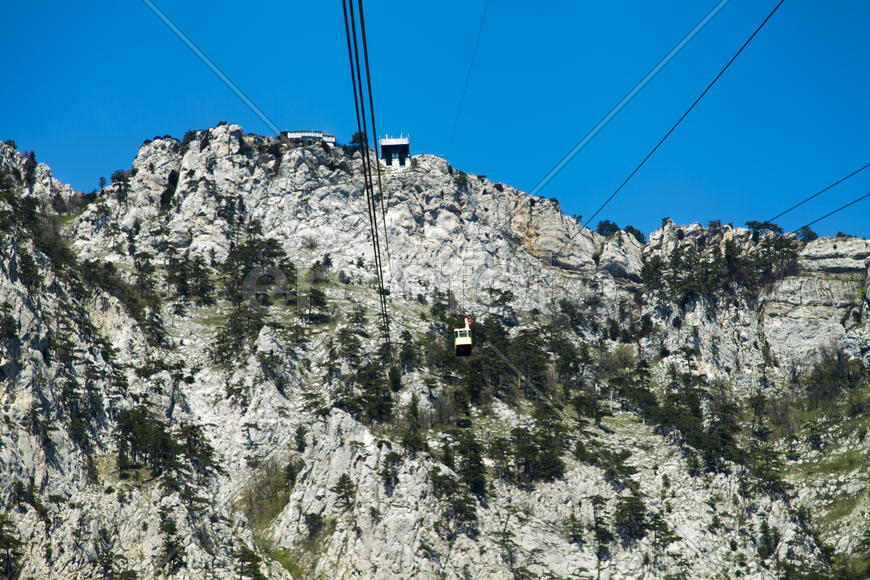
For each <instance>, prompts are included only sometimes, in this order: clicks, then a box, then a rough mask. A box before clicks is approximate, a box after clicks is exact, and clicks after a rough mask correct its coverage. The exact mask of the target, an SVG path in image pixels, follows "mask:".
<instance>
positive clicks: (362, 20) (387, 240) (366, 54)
mask: <svg viewBox="0 0 870 580" xmlns="http://www.w3.org/2000/svg"><path fill="white" fill-rule="evenodd" d="M359 25H360V33H361V36H362V45H363V56H364V57H365V63H366V81H367V84H368V89H369V112H370V113H371V115H370V116H371V118H372V134H373V135H374V139H375V167H376V168H377V171H378V192H379V193H380V195H381V221H382V225H383V228H384V245H385V247H386V250H387V268H388V269H389V278H390V279H392V277H393V261H392V258H391V256H390V238H389V237H388V236H387V211H386V208H385V203H388V202H385V201H384V197H385V195H386V194H385V190H384V185H383V182H382V180H381V162H380V158H381V150H380V144H379V143H378V130H377V127H375V100H374V97H372V76H371V71H370V70H369V49H368V43H367V42H366V22H365V17H364V16H363V5H362V0H359Z"/></svg>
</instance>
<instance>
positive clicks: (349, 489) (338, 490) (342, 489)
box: [329, 473, 356, 508]
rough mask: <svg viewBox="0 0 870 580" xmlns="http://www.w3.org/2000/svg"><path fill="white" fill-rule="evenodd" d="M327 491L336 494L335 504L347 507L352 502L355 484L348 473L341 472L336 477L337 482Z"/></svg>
mask: <svg viewBox="0 0 870 580" xmlns="http://www.w3.org/2000/svg"><path fill="white" fill-rule="evenodd" d="M329 491H331V492H332V493H334V494H335V495H337V496H338V497H337V498H336V500H335V503H336V504H339V505H343V506H344V507H345V508H349V507H351V506H352V505H353V503H354V495H356V484H355V483H354V482H353V480H351V478H350V476H349V475H348V474H346V473H342V474H341V477H339V478H338V483H336V484H335V485H334V486H333V487H331V488H329Z"/></svg>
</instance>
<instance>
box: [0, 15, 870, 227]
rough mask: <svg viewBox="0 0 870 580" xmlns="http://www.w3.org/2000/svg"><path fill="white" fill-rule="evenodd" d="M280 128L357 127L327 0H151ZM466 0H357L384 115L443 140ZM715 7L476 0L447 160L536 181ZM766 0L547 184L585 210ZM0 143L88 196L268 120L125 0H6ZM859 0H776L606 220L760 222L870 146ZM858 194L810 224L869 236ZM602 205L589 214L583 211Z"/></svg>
mask: <svg viewBox="0 0 870 580" xmlns="http://www.w3.org/2000/svg"><path fill="white" fill-rule="evenodd" d="M156 2H157V4H158V6H160V7H161V8H162V9H163V11H164V12H166V13H167V15H169V17H170V18H172V19H173V20H174V21H175V23H176V24H177V25H178V26H179V27H180V28H181V29H182V30H184V31H185V33H186V34H187V35H188V36H189V37H190V38H191V39H193V40H194V42H196V43H197V44H198V45H199V47H200V48H201V49H202V50H203V51H204V52H205V53H206V54H208V55H209V56H210V57H211V58H212V59H213V60H214V61H215V62H216V63H217V64H218V65H219V66H220V67H221V68H222V69H223V70H224V71H225V72H226V74H227V75H228V76H229V77H230V78H232V79H233V81H234V82H235V83H236V84H237V85H238V86H240V87H241V88H242V89H243V90H244V91H245V92H246V93H247V94H248V95H249V96H250V97H251V98H252V99H253V100H254V102H256V103H257V105H259V107H260V108H261V109H263V110H264V111H265V112H266V113H267V114H268V115H269V116H270V117H271V118H272V119H273V120H274V121H275V122H276V123H277V124H278V125H279V126H280V127H282V128H287V129H291V128H317V129H324V130H328V131H331V132H333V133H335V134H336V135H337V136H338V138H339V140H340V141H342V142H346V141H349V140H350V136H351V134H352V133H353V132H354V130H355V118H354V114H353V103H352V93H351V89H350V86H349V84H350V81H349V75H348V67H347V62H346V58H347V56H346V47H345V44H344V28H343V20H342V16H341V3H340V2H339V1H338V0H331V1H313V0H312V1H309V2H288V1H286V0H285V1H280V2H279V1H274V0H261V1H258V2H244V3H239V2H230V1H226V0H212V1H209V2H206V1H204V0H191V1H188V2H170V1H169V0H156ZM483 4H484V2H483V0H480V1H469V0H465V1H452V0H450V1H441V2H437V3H432V2H383V1H380V0H378V1H373V0H370V1H369V2H367V8H366V9H367V12H366V14H367V20H366V24H367V28H368V37H369V44H370V47H369V49H370V53H371V57H372V59H373V64H372V66H373V69H372V74H373V82H374V90H375V104H376V105H377V111H376V114H377V122H378V128H379V130H380V131H381V132H382V133H383V132H389V133H391V134H397V133H399V132H404V133H406V134H408V133H410V135H411V145H412V150H413V152H415V153H419V152H427V153H434V154H439V155H445V154H446V153H447V144H448V140H449V137H450V129H451V127H452V125H453V120H454V117H455V115H456V110H457V106H458V103H459V99H460V95H461V92H462V87H463V84H464V82H465V75H466V72H467V70H468V64H469V61H470V59H471V53H472V48H473V46H474V40H475V36H476V34H477V30H478V26H479V23H480V16H481V14H482V10H483ZM714 4H715V1H714V0H703V1H702V0H662V1H660V2H641V1H638V0H626V1H622V2H573V1H572V2H568V1H564V2H561V1H554V2H516V1H505V0H491V2H490V6H489V11H488V14H487V19H486V24H485V28H484V30H483V35H482V38H481V44H480V50H479V53H478V55H477V62H476V65H475V69H474V74H473V77H472V79H471V83H470V86H469V90H468V93H467V97H466V100H465V106H464V109H463V111H462V116H461V118H460V122H459V127H458V130H457V133H456V137H455V140H454V143H453V147H452V150H451V152H450V159H449V161H450V162H451V163H452V164H453V165H454V166H455V167H458V168H460V169H463V170H465V171H468V172H472V173H477V174H486V175H488V176H489V177H490V178H491V179H494V180H498V181H502V182H505V183H509V184H511V185H514V186H516V187H518V188H520V189H523V190H526V191H528V190H530V189H531V188H532V187H533V186H534V185H535V184H536V183H537V182H538V181H539V179H540V178H541V177H543V175H544V174H546V172H547V171H548V170H549V169H550V168H551V167H552V166H553V165H554V164H555V163H556V162H557V161H558V160H559V159H560V158H561V157H562V155H564V153H565V152H567V151H568V150H569V149H570V148H571V147H572V146H573V145H574V144H575V143H576V142H577V141H578V140H579V139H580V138H581V137H582V136H583V135H584V134H585V133H586V132H587V131H588V130H589V129H590V128H591V127H593V126H594V125H595V123H596V122H597V121H598V120H599V119H600V118H601V117H602V116H604V115H605V114H606V113H607V112H608V110H610V108H611V107H612V106H613V105H614V104H615V103H616V102H618V101H619V99H620V98H621V97H622V96H623V95H624V94H625V93H626V92H628V90H630V89H631V88H632V87H633V86H634V84H635V83H636V82H637V81H638V80H639V79H640V78H641V77H643V75H644V74H645V73H646V72H647V71H648V70H649V69H650V68H651V67H652V66H653V65H654V64H655V63H656V62H657V61H658V60H659V59H660V58H661V57H662V56H663V55H664V54H665V53H667V51H668V50H670V48H671V47H672V46H674V45H675V44H676V43H677V42H678V41H679V40H680V38H682V37H683V35H684V34H685V33H686V32H687V31H688V30H690V29H691V28H692V27H693V26H694V25H695V23H697V22H698V21H699V20H700V19H701V18H702V17H703V16H704V14H706V13H707V12H708V11H709V10H710V9H711V8H712V7H713V5H714ZM774 4H775V1H774V0H731V2H730V3H729V4H728V5H727V6H726V7H725V8H724V9H723V10H722V12H720V13H719V15H718V16H716V18H715V19H714V20H713V21H712V22H711V23H710V24H708V25H707V27H706V28H705V29H704V30H702V31H701V33H700V34H699V35H698V36H697V37H696V38H695V39H694V40H693V41H692V42H691V43H690V44H689V45H688V46H687V47H686V48H685V49H684V50H683V51H682V52H681V53H680V54H679V55H678V56H677V57H676V58H675V59H674V60H673V61H672V62H671V63H670V64H669V65H668V66H667V67H666V68H665V69H664V70H663V71H662V72H661V73H660V74H659V75H658V76H657V77H656V78H655V79H654V80H653V81H652V82H651V83H650V84H649V85H648V86H647V87H646V89H644V91H643V92H641V93H640V94H639V95H638V96H637V97H636V98H635V99H634V101H632V102H631V103H630V104H629V105H628V106H627V107H626V108H625V109H624V110H623V112H622V113H621V114H620V115H619V116H617V117H616V118H615V119H614V120H613V121H612V122H611V123H610V125H608V126H607V127H606V128H605V129H604V130H603V131H602V132H601V133H600V134H599V135H598V137H596V138H595V139H594V140H593V141H592V142H591V143H590V144H589V145H588V146H587V147H586V148H585V149H584V150H583V151H582V152H581V153H580V154H579V155H578V156H577V157H576V158H575V159H574V161H573V162H572V163H571V164H570V165H569V166H568V167H567V168H566V169H565V170H564V171H562V173H561V174H559V176H558V177H557V178H556V179H554V180H553V181H552V182H551V183H550V185H549V186H548V187H547V188H546V189H545V190H544V191H543V192H542V195H545V196H547V197H557V198H558V199H559V200H560V201H561V203H562V207H563V209H564V210H565V212H566V213H568V214H583V215H586V216H588V215H591V214H592V212H593V211H594V210H595V209H596V208H597V207H598V206H599V205H600V204H601V202H602V201H603V200H604V199H605V198H606V197H607V196H608V195H610V193H611V192H612V191H613V190H614V189H615V188H616V187H617V186H618V185H619V183H620V182H621V181H622V180H623V179H624V178H625V177H626V176H627V175H628V173H629V172H630V171H631V169H632V168H633V167H634V166H635V165H636V164H637V163H638V162H639V161H640V160H641V159H642V158H643V156H644V155H645V154H646V153H647V152H648V151H649V149H650V148H651V147H652V146H653V145H654V144H655V143H656V141H658V139H659V138H661V136H662V135H664V133H665V131H666V130H667V129H668V128H669V127H670V126H671V124H673V122H674V121H675V120H676V119H677V118H678V117H679V115H680V114H681V113H682V112H683V110H684V109H685V108H686V107H687V106H688V105H689V104H690V103H691V102H692V100H694V98H695V97H696V96H697V95H698V94H699V93H700V91H701V90H702V89H703V87H704V86H706V84H707V83H708V82H709V81H710V80H711V79H712V78H713V76H714V75H715V74H716V73H717V72H718V71H719V69H720V68H721V67H722V66H723V65H724V64H725V62H727V60H728V59H729V58H730V57H731V55H732V54H733V53H734V51H736V50H737V48H738V47H739V46H740V45H741V44H742V43H743V41H744V40H745V39H746V38H747V37H748V35H749V34H750V33H751V32H752V30H754V28H755V27H756V26H757V25H758V23H759V22H761V20H762V19H763V18H764V16H765V15H766V14H767V12H768V11H769V10H770V9H771V8H772V7H773V6H774ZM3 12H4V18H3V20H4V26H3V33H2V35H0V49H2V52H3V54H4V71H3V77H4V80H5V82H4V83H3V84H4V88H3V89H2V90H0V139H4V140H5V139H14V140H15V141H16V142H17V143H18V146H19V149H22V150H24V149H28V150H31V149H32V150H35V151H36V154H37V159H38V160H39V161H43V162H46V163H48V164H49V165H50V166H51V167H52V169H53V170H54V172H55V174H56V175H57V176H58V178H60V179H61V180H63V181H66V182H69V183H72V184H73V186H75V187H76V188H78V189H80V190H84V191H90V190H91V189H93V188H95V187H96V186H97V182H98V179H99V177H100V176H106V177H108V176H109V174H110V173H111V172H112V171H113V170H115V169H119V168H126V167H129V166H130V163H131V162H132V160H133V157H134V156H135V154H136V150H137V148H138V146H139V145H141V143H142V141H143V140H144V139H146V138H152V137H154V136H155V135H164V134H171V135H173V136H175V137H178V138H180V137H181V136H182V135H183V134H184V132H185V131H186V130H188V129H196V128H205V127H209V126H214V125H216V124H217V123H218V121H222V120H224V121H229V122H235V123H239V124H241V125H242V126H243V127H244V128H245V130H246V131H248V132H252V133H260V134H268V133H269V129H268V128H267V127H266V126H265V125H264V124H263V123H262V122H261V121H260V120H259V119H258V118H257V117H256V116H255V115H254V114H253V113H252V112H251V111H250V110H248V109H247V108H246V107H245V105H244V104H243V103H242V102H241V101H239V100H238V98H237V97H236V96H235V95H234V94H233V93H232V92H231V91H230V90H229V89H228V88H227V87H225V86H224V85H223V84H222V83H221V82H220V81H219V80H218V79H217V77H215V75H214V74H213V73H212V72H211V71H209V70H208V69H207V68H206V66H205V65H204V64H203V63H202V62H200V61H199V60H198V59H197V58H196V57H195V56H194V54H193V53H191V52H190V50H188V49H187V47H185V46H184V45H183V44H182V42H181V41H180V40H179V39H178V38H176V37H175V36H174V35H173V34H172V32H171V31H170V30H169V29H168V28H167V27H166V26H165V25H164V24H163V23H162V22H161V21H160V20H158V18H157V17H156V16H155V15H154V14H153V13H152V12H151V11H150V10H149V9H148V8H147V7H146V6H145V4H143V3H142V2H140V1H138V0H114V1H111V2H109V1H94V2H57V1H55V2H7V3H6V4H5V5H4V8H3ZM868 21H870V2H864V1H861V0H830V1H828V2H818V1H817V0H786V2H785V4H784V5H783V6H782V8H781V9H780V10H779V12H778V13H777V14H776V15H775V16H774V18H773V19H772V20H771V21H770V22H769V23H768V25H767V27H765V29H764V30H763V31H762V32H761V33H760V34H759V36H758V37H756V39H755V40H754V41H753V42H752V44H750V46H749V47H748V48H747V49H746V51H744V53H743V54H742V55H741V56H740V58H739V59H738V60H737V62H736V63H735V64H734V65H732V67H731V68H730V69H729V70H728V72H727V73H726V74H725V76H724V77H723V78H722V79H721V80H720V81H719V83H718V84H717V85H716V87H715V88H714V89H713V90H712V91H711V92H710V93H709V94H708V95H707V97H706V98H705V99H704V100H703V101H702V102H701V104H700V105H699V106H698V107H697V108H696V109H695V110H694V111H693V112H692V114H691V115H690V117H689V118H687V119H686V121H684V123H683V124H682V125H681V126H680V127H679V128H678V129H677V131H676V132H675V133H674V135H673V136H672V137H671V138H670V139H669V140H668V141H667V142H666V143H665V145H664V146H663V147H662V148H661V149H660V150H659V151H658V152H657V153H656V155H655V156H654V157H653V158H652V160H650V162H649V163H647V165H646V166H645V167H644V168H643V169H642V170H641V172H640V173H639V174H638V175H637V176H636V177H635V178H634V179H633V180H632V182H631V183H630V184H629V185H628V186H627V187H626V188H625V189H624V190H623V192H622V193H621V194H620V195H619V196H618V197H617V198H616V199H615V200H614V201H613V202H612V203H611V205H610V206H608V208H607V209H606V210H605V211H604V212H603V213H602V214H601V215H600V216H599V217H600V218H603V219H610V220H613V221H615V222H617V223H618V224H619V225H621V226H625V225H627V224H632V225H634V226H636V227H638V228H640V229H641V230H643V231H644V232H645V233H649V232H650V231H651V230H653V229H655V228H657V227H659V225H660V223H661V218H663V217H665V216H670V217H671V218H673V219H674V220H675V221H677V222H678V223H690V222H694V221H700V222H701V223H704V224H706V223H707V222H708V221H709V220H712V219H721V220H722V221H723V222H726V223H727V222H734V223H735V225H741V224H743V223H744V222H746V221H747V220H751V219H755V220H764V219H767V218H769V217H771V216H773V215H775V214H777V213H779V211H781V210H782V209H785V208H786V207H788V206H790V205H792V204H793V203H795V202H796V201H798V200H800V199H803V198H804V197H806V196H808V195H809V194H811V193H813V192H815V191H817V190H819V189H821V188H822V187H824V186H826V185H828V184H829V183H831V182H833V181H835V180H836V179H838V178H840V177H842V176H843V175H846V174H847V173H849V172H851V171H852V170H854V169H856V168H858V167H860V166H861V165H863V164H865V163H867V162H868V161H870V143H868V138H870V107H868V106H867V103H868V94H870V91H868V89H870V35H868V34H867V30H866V23H867V22H868ZM866 173H867V174H866V175H864V174H862V175H860V176H858V177H856V178H853V179H852V180H851V181H850V182H848V183H846V184H844V185H842V186H840V187H839V188H837V189H836V190H832V191H831V192H828V193H826V194H824V195H822V196H820V197H819V198H817V199H816V200H813V201H812V202H810V203H809V204H807V205H806V206H805V207H802V208H800V209H799V210H797V211H795V212H793V213H791V214H789V215H787V216H785V217H784V218H782V219H781V220H779V223H780V225H782V226H783V227H785V228H786V229H794V228H797V227H799V226H801V225H803V224H804V223H806V222H807V221H810V220H812V219H814V218H816V217H819V216H821V215H822V214H824V213H826V212H827V211H830V210H831V209H834V208H836V207H838V206H840V205H842V204H844V203H846V202H848V201H851V200H852V199H855V198H856V197H858V196H860V195H862V194H864V193H867V192H870V169H868V170H867V172H866ZM868 217H870V199H867V200H865V201H863V202H861V203H859V204H857V205H855V206H853V207H852V208H850V209H848V210H846V211H845V212H842V213H841V214H838V215H837V216H834V217H832V218H829V219H828V220H826V221H824V222H821V223H819V224H817V225H816V226H813V227H814V229H815V230H816V231H817V232H818V233H820V234H823V235H833V234H834V233H836V232H837V231H839V230H842V231H844V232H846V233H851V234H856V235H861V236H870V219H867V218H868ZM596 221H597V220H596Z"/></svg>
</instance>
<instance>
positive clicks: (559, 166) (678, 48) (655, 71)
mask: <svg viewBox="0 0 870 580" xmlns="http://www.w3.org/2000/svg"><path fill="white" fill-rule="evenodd" d="M727 3H728V0H721V2H719V3H718V4H717V5H716V6H714V7H713V9H712V10H710V12H709V13H708V14H707V15H706V16H705V17H704V18H703V19H701V21H700V22H699V23H698V24H696V25H695V27H694V28H693V29H692V30H690V31H689V33H688V34H686V36H684V37H683V39H682V40H681V41H680V42H678V43H677V45H676V46H675V47H674V48H672V49H671V51H670V52H669V53H668V54H666V55H665V57H664V58H663V59H661V60H660V61H659V63H658V64H657V65H655V66H654V67H653V68H652V70H650V71H649V72H648V73H647V74H646V76H645V77H643V78H642V79H641V80H640V82H639V83H637V84H636V85H635V86H634V88H633V89H631V90H630V91H629V92H628V94H627V95H625V96H624V97H623V98H622V100H621V101H619V102H618V103H617V104H616V106H615V107H613V108H612V109H611V110H610V112H609V113H607V114H606V115H605V116H604V118H602V119H601V120H600V121H599V122H598V124H597V125H595V126H594V127H593V128H592V130H590V131H589V132H588V133H587V134H586V136H585V137H583V138H582V139H581V140H580V141H579V142H578V143H577V144H576V145H575V146H574V147H573V148H572V149H571V150H570V151H569V152H568V153H567V154H565V156H564V157H563V158H562V159H561V161H559V162H558V163H557V164H556V165H555V166H554V167H553V168H552V169H551V170H550V171H549V172H548V173H547V174H546V175H545V176H544V177H543V178H542V179H541V180H540V181H539V182H538V183H537V185H535V186H534V187H533V188H532V190H531V191H530V192H529V194H530V195H538V192H539V191H541V190H542V189H543V188H544V187H546V185H547V184H548V183H549V182H550V180H552V179H553V178H554V177H556V174H557V173H559V172H560V171H562V169H564V168H565V166H566V165H568V163H570V162H571V160H572V159H574V156H575V155H577V154H578V153H579V152H580V150H581V149H583V148H584V147H586V144H587V143H589V142H590V141H591V140H592V138H593V137H595V136H596V135H597V134H598V133H599V131H601V130H602V129H603V128H604V126H605V125H607V124H608V123H609V122H610V121H611V119H613V118H614V117H615V116H616V115H617V114H618V113H619V112H620V111H621V110H622V109H623V108H624V107H625V106H626V105H627V104H628V103H629V101H631V100H632V99H633V98H634V97H635V95H637V94H638V93H639V92H640V91H641V90H642V89H643V88H644V87H645V86H646V85H647V84H648V83H649V82H650V81H651V80H652V79H653V78H654V77H655V76H656V75H657V74H658V73H659V71H661V70H662V69H663V68H664V67H665V65H667V64H668V63H669V62H670V61H671V59H673V58H674V57H675V56H676V55H677V53H678V52H680V51H681V50H682V49H683V47H684V46H686V45H687V44H688V43H689V41H690V40H692V39H693V38H694V37H695V35H697V34H698V33H699V32H700V31H701V29H702V28H704V26H706V25H707V23H708V22H710V20H712V19H713V17H714V16H716V14H718V13H719V11H720V10H722V8H724V7H725V5H726V4H727ZM448 151H449V148H448Z"/></svg>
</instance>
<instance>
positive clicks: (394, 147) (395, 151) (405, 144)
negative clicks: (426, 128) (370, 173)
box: [378, 135, 411, 168]
mask: <svg viewBox="0 0 870 580" xmlns="http://www.w3.org/2000/svg"><path fill="white" fill-rule="evenodd" d="M378 144H379V145H380V146H381V159H383V160H384V164H385V165H386V166H387V167H393V168H399V167H404V166H405V162H406V161H407V159H408V158H409V157H411V139H410V138H409V137H401V136H400V137H390V136H389V135H387V136H386V137H384V138H383V139H380V140H379V141H378Z"/></svg>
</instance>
